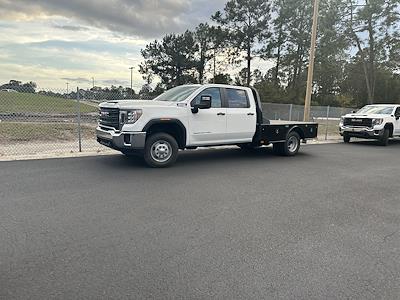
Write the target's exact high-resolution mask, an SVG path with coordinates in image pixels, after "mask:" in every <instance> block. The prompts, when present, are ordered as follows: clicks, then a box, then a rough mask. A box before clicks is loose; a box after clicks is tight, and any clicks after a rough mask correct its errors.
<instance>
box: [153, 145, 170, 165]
mask: <svg viewBox="0 0 400 300" xmlns="http://www.w3.org/2000/svg"><path fill="white" fill-rule="evenodd" d="M150 152H151V158H152V159H154V160H155V161H157V162H160V163H163V162H166V161H168V160H169V159H170V158H171V156H172V147H171V144H170V143H169V142H167V141H164V140H160V141H156V142H154V143H153V145H151V151H150Z"/></svg>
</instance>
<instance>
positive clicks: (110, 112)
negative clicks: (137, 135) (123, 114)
mask: <svg viewBox="0 0 400 300" xmlns="http://www.w3.org/2000/svg"><path fill="white" fill-rule="evenodd" d="M99 124H100V126H107V127H113V128H115V129H117V130H119V108H100V117H99Z"/></svg>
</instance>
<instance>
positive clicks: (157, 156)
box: [144, 132, 178, 168]
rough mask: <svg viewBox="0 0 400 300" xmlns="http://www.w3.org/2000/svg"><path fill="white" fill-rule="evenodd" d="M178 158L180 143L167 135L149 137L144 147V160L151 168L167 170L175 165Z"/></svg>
mask: <svg viewBox="0 0 400 300" xmlns="http://www.w3.org/2000/svg"><path fill="white" fill-rule="evenodd" d="M177 157H178V143H177V142H176V139H175V138H174V137H173V136H171V135H169V134H167V133H162V132H160V133H155V134H153V135H151V136H149V137H148V138H147V140H146V144H145V147H144V160H145V162H146V163H147V165H148V166H149V167H152V168H166V167H169V166H171V165H172V164H174V163H175V161H176V159H177Z"/></svg>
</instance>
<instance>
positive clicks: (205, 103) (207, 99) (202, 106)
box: [192, 95, 212, 114]
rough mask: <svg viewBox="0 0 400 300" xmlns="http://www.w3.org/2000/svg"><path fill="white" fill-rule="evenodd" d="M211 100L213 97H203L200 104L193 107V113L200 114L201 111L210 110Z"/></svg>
mask: <svg viewBox="0 0 400 300" xmlns="http://www.w3.org/2000/svg"><path fill="white" fill-rule="evenodd" d="M211 100H212V97H211V96H208V95H202V96H201V97H200V103H198V104H195V105H194V106H193V107H192V113H194V114H197V113H198V112H199V109H209V108H211Z"/></svg>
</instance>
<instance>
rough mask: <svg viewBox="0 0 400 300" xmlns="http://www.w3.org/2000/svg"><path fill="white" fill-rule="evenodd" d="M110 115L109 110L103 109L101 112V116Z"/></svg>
mask: <svg viewBox="0 0 400 300" xmlns="http://www.w3.org/2000/svg"><path fill="white" fill-rule="evenodd" d="M108 115H109V112H108V111H101V112H100V116H102V117H108Z"/></svg>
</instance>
